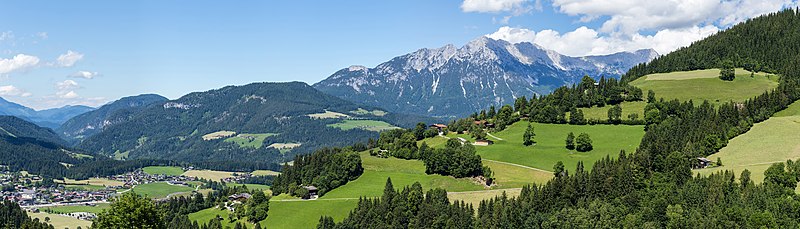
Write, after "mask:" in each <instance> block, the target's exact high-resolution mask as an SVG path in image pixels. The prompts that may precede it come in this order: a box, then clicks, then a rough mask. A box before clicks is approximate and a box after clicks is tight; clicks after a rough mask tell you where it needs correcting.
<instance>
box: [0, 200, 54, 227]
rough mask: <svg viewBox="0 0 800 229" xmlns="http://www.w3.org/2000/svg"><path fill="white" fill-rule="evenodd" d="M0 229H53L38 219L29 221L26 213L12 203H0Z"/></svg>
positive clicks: (29, 218) (4, 201)
mask: <svg viewBox="0 0 800 229" xmlns="http://www.w3.org/2000/svg"><path fill="white" fill-rule="evenodd" d="M0 228H2V229H53V226H52V225H50V224H47V223H44V222H39V220H38V219H31V217H28V213H26V212H25V210H22V208H20V207H19V205H17V204H16V203H14V202H10V201H6V200H3V201H0Z"/></svg>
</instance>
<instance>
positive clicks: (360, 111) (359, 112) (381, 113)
mask: <svg viewBox="0 0 800 229" xmlns="http://www.w3.org/2000/svg"><path fill="white" fill-rule="evenodd" d="M350 113H352V114H356V115H373V116H379V117H380V116H385V115H386V114H388V112H386V111H382V110H372V111H368V110H365V109H364V108H360V107H359V108H358V109H357V110H354V111H350Z"/></svg>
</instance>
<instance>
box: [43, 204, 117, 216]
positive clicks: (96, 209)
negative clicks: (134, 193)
mask: <svg viewBox="0 0 800 229" xmlns="http://www.w3.org/2000/svg"><path fill="white" fill-rule="evenodd" d="M108 208H111V204H105V203H102V204H97V205H96V206H88V205H70V206H56V207H47V208H43V209H41V210H51V211H53V212H54V213H58V214H65V213H74V212H90V213H100V212H102V211H103V210H105V209H108Z"/></svg>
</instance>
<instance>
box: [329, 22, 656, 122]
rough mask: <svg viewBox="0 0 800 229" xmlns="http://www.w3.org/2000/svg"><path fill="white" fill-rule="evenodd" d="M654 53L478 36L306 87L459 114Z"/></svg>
mask: <svg viewBox="0 0 800 229" xmlns="http://www.w3.org/2000/svg"><path fill="white" fill-rule="evenodd" d="M657 56H658V53H656V52H655V51H654V50H652V49H644V50H639V51H636V52H621V53H616V54H611V55H605V56H586V57H569V56H565V55H562V54H559V53H557V52H555V51H552V50H547V49H544V48H542V47H540V46H538V45H536V44H532V43H527V42H523V43H517V44H512V43H509V42H507V41H504V40H494V39H491V38H488V37H480V38H478V39H476V40H473V41H471V42H469V43H468V44H466V45H464V46H463V47H461V48H457V47H455V46H453V45H447V46H444V47H441V48H438V49H420V50H418V51H416V52H413V53H409V54H406V55H402V56H399V57H395V58H393V59H391V60H389V61H387V62H384V63H382V64H379V65H378V66H376V67H374V68H367V67H363V66H351V67H348V68H345V69H342V70H339V71H337V72H336V73H334V74H333V75H331V76H330V77H328V78H327V79H325V80H322V81H320V82H318V83H316V84H314V88H316V89H318V90H320V91H322V92H325V93H328V94H331V95H334V96H337V97H339V98H342V99H346V100H349V101H353V102H358V103H363V104H366V105H371V106H376V107H382V108H385V109H387V110H389V111H393V112H400V113H413V114H421V115H427V116H434V117H443V118H452V117H463V116H466V115H469V114H471V113H473V112H475V111H478V110H480V109H485V108H487V107H489V106H491V105H501V104H509V103H513V101H514V99H515V98H517V97H522V96H527V97H530V96H531V95H533V94H539V95H541V94H547V93H550V92H551V91H552V90H553V89H555V88H557V87H560V86H564V85H570V84H573V83H577V82H578V81H579V80H580V79H581V77H583V76H584V75H588V76H591V77H593V78H596V79H597V78H600V77H601V76H606V77H614V78H619V77H620V75H622V74H624V73H625V72H626V71H627V70H628V69H630V68H631V67H633V66H635V65H636V64H639V63H643V62H648V61H650V60H652V59H654V58H655V57H657Z"/></svg>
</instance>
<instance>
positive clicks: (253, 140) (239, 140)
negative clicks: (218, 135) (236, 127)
mask: <svg viewBox="0 0 800 229" xmlns="http://www.w3.org/2000/svg"><path fill="white" fill-rule="evenodd" d="M275 135H278V134H276V133H263V134H238V135H236V136H233V137H230V138H226V139H225V142H233V143H236V145H238V146H239V147H241V148H248V147H249V148H255V149H258V148H261V146H263V144H264V139H266V138H268V137H272V136H275Z"/></svg>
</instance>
